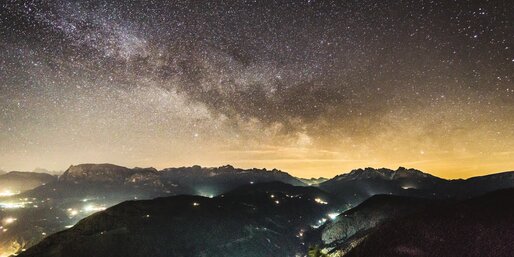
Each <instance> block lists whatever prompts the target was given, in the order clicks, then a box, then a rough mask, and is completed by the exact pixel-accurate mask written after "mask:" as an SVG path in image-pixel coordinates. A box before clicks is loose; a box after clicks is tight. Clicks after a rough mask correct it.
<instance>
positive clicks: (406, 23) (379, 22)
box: [0, 0, 514, 178]
mask: <svg viewBox="0 0 514 257" xmlns="http://www.w3.org/2000/svg"><path fill="white" fill-rule="evenodd" d="M513 76H514V2H513V1H511V0H504V1H500V0H499V1H446V0H444V1H443V0H441V1H421V0H420V1H415V0H409V1H376V0H375V1H370V0H365V1H316V0H310V1H307V0H304V1H301V0H295V1H211V2H210V3H207V1H128V0H113V1H93V0H87V1H84V0H82V1H66V0H54V1H47V0H45V1H43V0H41V1H33V0H27V1H23V0H17V1H16V0H4V1H2V2H1V6H0V130H1V131H2V132H1V134H0V169H4V170H24V169H25V170H27V169H28V170H31V169H33V168H35V167H42V168H47V169H50V170H64V169H66V168H67V167H68V166H69V165H70V164H79V163H86V162H109V163H115V164H120V165H126V166H131V167H132V166H154V167H157V168H164V167H171V166H182V165H186V166H189V165H194V164H199V165H204V166H218V165H223V164H232V165H234V166H238V167H266V168H279V169H283V170H285V171H288V172H290V173H292V174H293V175H297V176H304V177H312V176H315V177H318V176H333V175H335V174H339V173H342V172H347V171H349V170H351V169H353V168H359V167H367V166H372V167H384V166H385V167H390V168H396V167H398V166H406V167H413V168H418V169H422V170H424V171H427V172H430V173H433V174H435V175H439V176H443V177H451V178H455V177H469V176H472V175H479V174H487V173H491V172H499V171H506V170H513V169H514V81H513V79H514V78H513Z"/></svg>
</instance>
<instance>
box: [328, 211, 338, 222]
mask: <svg viewBox="0 0 514 257" xmlns="http://www.w3.org/2000/svg"><path fill="white" fill-rule="evenodd" d="M327 216H328V217H329V218H330V219H331V220H335V219H336V218H337V216H339V213H337V212H332V213H329V214H328V215H327Z"/></svg>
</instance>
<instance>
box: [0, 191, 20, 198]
mask: <svg viewBox="0 0 514 257" xmlns="http://www.w3.org/2000/svg"><path fill="white" fill-rule="evenodd" d="M19 193H20V192H16V193H15V192H13V191H11V190H4V191H1V192H0V197H6V196H13V195H17V194H19Z"/></svg>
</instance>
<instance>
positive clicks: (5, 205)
mask: <svg viewBox="0 0 514 257" xmlns="http://www.w3.org/2000/svg"><path fill="white" fill-rule="evenodd" d="M0 208H4V209H19V208H25V203H24V202H19V203H6V202H4V203H0Z"/></svg>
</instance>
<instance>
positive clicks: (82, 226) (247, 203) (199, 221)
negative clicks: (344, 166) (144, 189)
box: [19, 182, 342, 257]
mask: <svg viewBox="0 0 514 257" xmlns="http://www.w3.org/2000/svg"><path fill="white" fill-rule="evenodd" d="M320 202H322V203H320ZM341 206H342V204H341V203H339V202H338V201H337V200H336V199H334V198H333V197H331V196H330V195H328V194H326V193H324V192H323V191H321V190H319V189H316V188H312V187H295V186H292V185H288V184H284V183H280V182H274V183H265V184H255V185H246V186H243V187H240V188H238V189H236V190H234V191H232V192H229V193H227V194H224V195H220V196H218V197H214V198H212V199H211V198H206V197H199V196H185V195H182V196H174V197H167V198H158V199H154V200H144V201H128V202H124V203H121V204H119V205H116V206H114V207H112V208H109V209H107V210H105V211H102V212H99V213H96V214H94V215H92V216H90V217H88V218H86V219H84V220H82V221H80V222H79V223H78V224H77V225H75V226H74V227H73V228H71V229H68V230H65V231H63V232H60V233H57V234H54V235H52V236H49V237H48V238H46V239H45V240H43V241H42V242H41V243H39V244H37V245H36V246H34V247H32V248H30V249H28V250H27V251H26V252H23V253H21V254H20V255H19V256H21V257H29V256H30V257H36V256H37V257H57V256H70V257H71V256H73V257H86V256H87V257H90V256H96V257H103V256H105V257H107V256H109V257H113V256H134V257H136V256H137V257H138V256H141V257H143V256H144V257H147V256H153V257H159V256H162V257H165V256H166V257H168V256H241V257H243V256H255V257H260V256H262V257H267V256H296V254H301V253H302V252H304V251H305V249H304V248H305V246H304V245H303V244H302V232H303V231H304V230H306V229H308V228H309V226H310V225H312V224H316V223H317V222H318V220H319V219H320V218H323V217H326V214H327V213H330V212H333V211H337V210H338V209H339V208H340V207H341Z"/></svg>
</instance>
